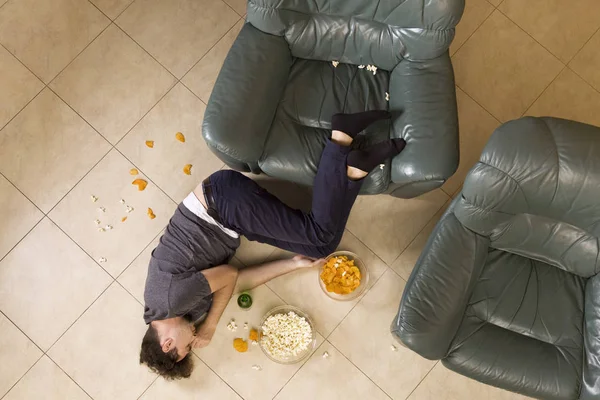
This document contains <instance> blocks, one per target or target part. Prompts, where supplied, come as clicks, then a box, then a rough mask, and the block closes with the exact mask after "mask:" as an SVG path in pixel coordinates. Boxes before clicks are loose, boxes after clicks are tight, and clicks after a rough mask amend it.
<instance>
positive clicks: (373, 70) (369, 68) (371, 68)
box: [367, 64, 377, 75]
mask: <svg viewBox="0 0 600 400" xmlns="http://www.w3.org/2000/svg"><path fill="white" fill-rule="evenodd" d="M367 71H371V72H372V73H373V75H375V74H376V73H377V67H376V66H374V65H371V64H369V65H367Z"/></svg>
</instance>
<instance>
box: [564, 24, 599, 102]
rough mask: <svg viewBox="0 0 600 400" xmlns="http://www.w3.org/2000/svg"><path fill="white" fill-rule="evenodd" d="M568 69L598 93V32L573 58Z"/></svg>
mask: <svg viewBox="0 0 600 400" xmlns="http://www.w3.org/2000/svg"><path fill="white" fill-rule="evenodd" d="M569 67H571V69H572V70H573V71H575V72H577V73H578V74H579V75H581V76H582V77H583V79H585V80H586V81H587V82H589V83H590V84H591V85H592V86H594V87H595V88H596V90H598V91H600V30H599V31H598V32H596V34H595V35H594V36H593V37H592V39H591V40H590V41H589V42H588V43H587V44H586V45H585V46H584V47H583V49H581V51H580V52H579V53H578V54H577V55H576V56H575V58H573V61H571V63H570V64H569Z"/></svg>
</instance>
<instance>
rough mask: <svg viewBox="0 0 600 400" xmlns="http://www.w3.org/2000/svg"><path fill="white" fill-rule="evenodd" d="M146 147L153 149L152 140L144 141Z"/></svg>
mask: <svg viewBox="0 0 600 400" xmlns="http://www.w3.org/2000/svg"><path fill="white" fill-rule="evenodd" d="M146 146H148V147H150V148H153V147H154V140H146Z"/></svg>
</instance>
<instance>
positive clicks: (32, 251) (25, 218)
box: [0, 0, 600, 400]
mask: <svg viewBox="0 0 600 400" xmlns="http://www.w3.org/2000/svg"><path fill="white" fill-rule="evenodd" d="M245 8H246V7H245V1H244V0H225V1H222V0H0V44H1V46H0V173H1V175H0V218H1V219H2V229H0V311H1V313H0V398H4V399H11V400H12V399H15V400H16V399H37V398H44V399H50V400H51V399H61V400H62V399H89V398H93V399H97V400H101V399H110V400H119V399H138V398H140V399H171V398H176V399H181V400H185V399H197V398H203V399H240V398H244V399H278V400H284V399H305V398H311V399H313V398H314V399H367V398H368V399H390V398H392V399H396V400H399V399H410V400H421V399H430V400H434V399H435V400H444V399H445V400H463V399H486V400H498V399H519V398H522V397H520V396H516V395H513V394H511V393H508V392H505V391H502V390H498V389H495V388H491V387H489V386H484V385H481V384H479V383H477V382H475V381H472V380H469V379H466V378H464V377H461V376H459V375H456V374H454V373H452V372H450V371H448V370H446V369H445V368H443V367H442V365H441V364H440V363H436V362H432V361H428V360H425V359H422V358H420V357H419V356H417V355H416V354H414V353H412V352H410V351H407V350H406V349H404V348H402V347H399V348H398V351H392V350H391V349H390V346H391V345H392V343H393V338H392V337H391V335H390V333H389V330H388V327H389V323H390V321H391V320H392V318H393V316H394V314H395V312H396V310H397V306H398V302H399V299H400V296H401V293H402V290H403V288H404V285H405V282H406V280H407V279H408V276H409V275H410V272H411V270H412V267H413V265H414V263H415V261H416V259H417V257H418V255H419V253H420V251H421V249H422V248H423V246H424V244H425V241H426V239H427V236H428V235H429V233H430V232H431V231H432V229H433V227H434V226H435V223H436V221H437V220H438V219H439V217H440V215H441V214H442V212H443V210H444V209H445V208H446V207H447V206H448V204H449V201H450V199H451V197H453V196H454V195H455V194H456V193H457V192H458V191H459V190H460V187H461V184H462V180H463V179H464V177H465V175H466V173H467V172H468V170H469V168H470V166H471V165H473V163H474V162H475V161H476V160H477V158H478V155H479V153H480V151H481V149H482V147H483V146H484V144H485V142H486V140H487V138H488V137H489V135H490V134H491V133H492V131H493V130H494V129H495V128H496V127H497V126H498V125H499V124H500V123H501V122H504V121H507V120H509V119H512V118H517V117H519V116H522V115H554V116H560V117H565V118H570V119H575V120H579V121H583V122H588V123H592V124H596V125H600V113H599V112H598V110H600V72H599V71H600V55H599V54H600V2H598V1H596V0H576V1H568V0H489V1H486V0H467V6H466V11H465V15H464V18H463V20H462V22H461V23H460V25H459V28H458V30H457V34H456V39H455V41H454V43H453V45H452V48H451V54H452V56H453V60H454V66H455V71H456V82H457V86H458V89H457V96H458V109H459V114H460V130H461V141H460V146H461V164H460V168H459V170H458V172H457V174H456V175H455V176H453V177H452V178H451V179H450V180H449V181H448V182H447V183H446V184H445V185H444V186H443V187H442V188H441V189H438V190H435V191H433V192H431V193H428V194H426V195H424V196H421V197H420V198H417V199H412V200H401V199H394V198H391V197H387V196H378V197H363V198H360V199H359V200H358V201H357V204H356V206H355V208H354V211H353V213H352V215H351V218H350V221H349V223H348V227H347V231H346V234H345V236H344V239H343V241H342V245H341V246H340V247H341V248H344V249H349V250H354V251H355V252H357V253H359V254H360V255H361V256H362V257H363V258H364V259H365V260H366V261H367V264H368V266H369V268H370V271H371V282H370V290H369V291H368V292H366V294H365V295H363V296H362V297H361V298H359V299H357V300H355V301H352V302H348V303H339V302H333V301H331V300H329V299H328V298H327V297H326V296H324V295H323V293H322V292H321V290H320V288H319V287H318V285H317V284H316V282H317V276H316V271H303V272H300V273H297V274H295V275H290V276H286V277H282V278H279V279H276V280H274V281H272V282H269V283H268V285H265V286H262V287H260V288H258V289H256V290H255V291H254V296H255V307H253V309H252V310H251V311H250V312H247V313H244V312H242V311H239V310H238V309H237V307H235V306H232V307H230V308H228V309H227V311H226V312H225V317H224V318H225V319H226V320H228V319H229V318H231V317H237V319H238V321H248V322H250V323H255V324H256V323H258V322H259V318H260V317H261V315H262V314H263V313H264V312H265V311H266V310H268V309H270V308H271V307H273V306H276V305H279V304H282V303H290V304H295V305H298V306H301V307H303V308H304V309H306V310H307V311H309V313H310V314H311V315H312V316H313V317H314V321H315V324H316V327H317V330H318V332H319V335H318V348H317V350H316V351H315V353H314V354H313V356H312V357H311V358H309V359H308V360H307V361H306V362H305V363H303V364H301V365H292V366H284V367H282V366H279V365H275V364H272V363H271V362H269V361H268V360H267V359H266V358H265V357H264V356H263V355H262V353H261V352H260V350H259V349H257V348H251V351H250V352H249V353H247V354H243V355H241V354H237V353H235V352H234V351H233V349H232V348H231V346H230V340H231V338H232V334H231V333H229V332H228V331H227V330H226V329H224V327H223V325H224V323H225V322H226V321H225V322H222V324H221V325H222V326H221V327H220V329H219V331H218V334H217V336H216V337H215V339H214V340H213V342H212V344H211V345H210V346H209V347H208V348H206V349H203V350H201V351H198V352H196V354H195V355H194V357H195V359H196V364H197V367H196V370H195V372H194V374H193V376H192V378H191V379H190V380H187V381H180V382H176V383H173V382H166V381H164V380H162V379H157V378H156V377H155V376H154V375H153V374H151V373H149V372H148V371H147V370H146V369H145V368H143V367H141V366H139V365H138V362H137V354H138V349H139V344H140V340H141V337H142V333H143V331H144V324H143V321H142V318H141V316H142V300H143V298H142V297H143V286H144V279H145V273H146V266H147V262H148V258H149V255H150V252H151V250H152V249H153V248H154V246H155V245H156V242H157V240H158V237H159V236H160V234H161V232H162V230H163V228H164V227H165V225H166V223H167V221H168V218H169V216H170V215H171V213H172V212H173V210H174V208H175V207H176V204H177V202H179V201H180V200H181V199H182V197H183V196H184V195H185V194H186V193H187V192H188V191H189V190H191V189H192V188H193V187H194V186H195V185H196V184H197V183H198V181H199V179H200V178H201V177H204V176H205V175H206V174H208V173H209V172H210V171H213V170H216V169H219V168H222V167H223V164H222V163H221V162H220V161H219V160H217V159H216V158H215V157H214V156H213V155H212V154H211V152H210V151H208V149H207V147H206V145H205V144H204V142H203V140H202V138H201V122H202V116H203V112H204V109H205V104H206V102H207V101H208V97H209V95H210V92H211V90H212V86H213V85H214V82H215V79H216V76H217V73H218V71H219V68H220V65H221V63H222V62H223V59H224V57H225V56H226V54H227V51H228V49H229V47H230V46H231V44H232V42H233V40H234V39H235V37H236V35H237V32H239V30H240V28H241V26H242V24H243V16H244V14H245ZM177 131H181V132H183V133H184V134H185V135H186V142H185V143H180V142H177V141H176V140H174V134H175V132H177ZM145 140H154V141H155V147H154V148H153V149H150V148H148V147H146V146H145V144H144V141H145ZM185 164H193V166H194V167H193V169H192V175H191V176H187V175H184V174H183V173H182V172H181V169H182V167H183V165H185ZM131 168H137V169H139V172H140V176H141V177H144V178H145V179H147V180H148V181H149V185H148V188H147V189H146V190H145V191H143V192H138V191H137V189H136V188H135V187H132V185H130V182H131V180H132V177H131V175H130V174H129V170H130V169H131ZM91 195H94V196H97V197H98V201H97V202H95V203H94V202H92V201H91V199H90V196H91ZM120 199H124V200H125V204H121V203H120ZM126 205H129V206H131V207H133V208H134V211H133V212H131V213H127V212H126ZM148 207H151V208H152V209H153V210H154V212H155V214H156V216H157V217H156V218H155V219H154V220H150V219H149V218H147V216H146V209H147V208H148ZM101 208H103V209H104V211H102V210H101ZM382 210H386V211H385V212H383V211H382ZM125 216H127V217H128V218H127V220H126V221H124V222H121V218H122V217H125ZM95 219H98V220H100V225H99V226H100V227H106V226H107V225H112V226H113V229H109V230H106V231H104V232H99V231H98V226H97V225H96V224H95V223H94V220H95ZM282 254H283V252H281V251H279V250H275V249H274V248H273V247H270V246H266V245H260V244H256V243H251V242H247V241H244V242H243V245H242V247H241V248H240V249H239V251H238V253H237V255H236V259H235V263H238V264H252V263H255V262H260V261H264V260H267V259H270V258H274V257H277V256H281V255H282ZM103 257H104V258H106V262H100V259H101V258H103ZM324 351H327V352H328V353H329V354H330V357H329V358H327V359H323V358H322V357H321V354H322V353H323V352H324ZM253 364H260V365H261V366H262V368H263V369H262V371H254V370H252V368H251V366H252V365H253Z"/></svg>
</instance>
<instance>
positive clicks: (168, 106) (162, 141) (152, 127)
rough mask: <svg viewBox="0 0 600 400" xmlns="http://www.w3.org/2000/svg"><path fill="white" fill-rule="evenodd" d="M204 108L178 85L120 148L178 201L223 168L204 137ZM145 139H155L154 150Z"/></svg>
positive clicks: (187, 91)
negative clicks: (177, 136) (189, 167)
mask: <svg viewBox="0 0 600 400" xmlns="http://www.w3.org/2000/svg"><path fill="white" fill-rule="evenodd" d="M204 109H205V106H204V104H203V103H202V102H201V101H200V100H198V98H197V97H196V96H194V94H193V93H192V92H190V91H189V90H188V89H187V88H186V87H185V86H183V85H182V84H177V85H176V86H175V87H174V88H173V89H172V90H171V91H170V92H169V93H168V94H167V95H166V96H165V97H164V98H163V99H162V100H161V101H160V102H159V103H158V104H157V105H156V107H154V108H153V109H152V110H151V111H150V112H149V113H148V114H147V115H146V116H145V117H144V118H143V119H142V120H141V121H140V123H138V124H137V125H136V126H135V127H134V128H133V129H132V130H131V132H129V133H128V134H127V136H125V138H123V140H122V141H121V142H120V143H119V144H118V146H117V147H118V149H119V150H121V152H122V153H123V154H124V155H125V156H126V157H127V158H128V159H130V160H131V161H132V162H133V163H134V164H135V165H137V166H139V167H140V168H141V169H142V170H143V171H144V173H146V174H147V175H148V176H149V177H150V179H152V181H153V182H155V183H156V184H157V185H158V186H159V187H160V188H161V189H162V190H164V191H165V193H167V194H168V195H169V196H170V197H171V198H172V199H173V200H175V201H176V202H180V201H182V200H183V199H184V198H185V196H187V195H188V194H189V193H190V192H191V191H193V190H194V189H195V188H196V186H198V184H199V183H200V182H202V181H203V180H204V179H205V178H206V177H207V176H209V175H210V174H211V173H213V172H215V171H217V170H219V169H220V168H221V167H222V166H223V162H222V161H221V160H219V159H218V158H217V156H215V155H214V154H213V153H212V152H211V151H210V150H209V148H208V146H207V145H206V142H205V141H204V139H203V138H202V119H203V116H204ZM177 132H181V133H183V134H184V135H185V143H181V142H179V141H178V140H177V139H175V134H176V133H177ZM146 140H153V141H154V147H153V148H149V147H148V146H146V144H145V141H146ZM186 164H191V165H192V174H191V175H186V174H184V173H183V167H184V166H185V165H186Z"/></svg>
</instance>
